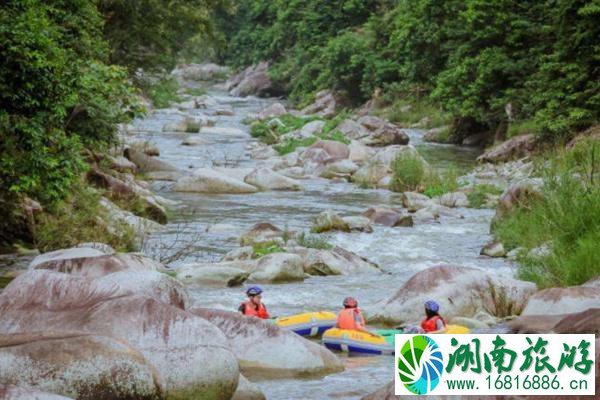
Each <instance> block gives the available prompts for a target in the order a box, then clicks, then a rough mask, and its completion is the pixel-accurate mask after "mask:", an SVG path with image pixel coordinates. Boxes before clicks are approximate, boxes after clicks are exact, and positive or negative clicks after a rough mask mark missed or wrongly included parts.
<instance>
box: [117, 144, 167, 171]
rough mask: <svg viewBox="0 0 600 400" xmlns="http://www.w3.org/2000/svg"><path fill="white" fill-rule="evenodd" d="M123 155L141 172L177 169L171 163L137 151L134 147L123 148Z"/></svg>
mask: <svg viewBox="0 0 600 400" xmlns="http://www.w3.org/2000/svg"><path fill="white" fill-rule="evenodd" d="M124 154H125V157H127V159H128V160H129V161H131V162H132V163H134V164H135V165H137V167H138V169H139V171H140V172H142V173H146V172H157V171H173V172H175V171H177V168H175V167H174V166H172V165H171V164H167V163H166V162H164V161H161V160H159V159H158V158H156V157H151V156H148V155H146V154H145V153H143V152H141V151H138V150H136V149H134V148H131V147H130V148H127V149H125V152H124Z"/></svg>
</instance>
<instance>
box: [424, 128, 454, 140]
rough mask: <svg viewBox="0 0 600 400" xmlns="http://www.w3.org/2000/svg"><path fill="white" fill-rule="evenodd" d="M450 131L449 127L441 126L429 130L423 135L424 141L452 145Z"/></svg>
mask: <svg viewBox="0 0 600 400" xmlns="http://www.w3.org/2000/svg"><path fill="white" fill-rule="evenodd" d="M449 131H450V127H449V126H440V127H437V128H432V129H429V130H427V132H425V133H424V134H423V140H424V141H426V142H432V143H451V137H450V134H449Z"/></svg>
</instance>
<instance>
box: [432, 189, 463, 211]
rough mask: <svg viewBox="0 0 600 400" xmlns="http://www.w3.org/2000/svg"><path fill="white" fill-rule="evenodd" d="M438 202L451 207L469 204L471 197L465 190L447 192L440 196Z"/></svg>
mask: <svg viewBox="0 0 600 400" xmlns="http://www.w3.org/2000/svg"><path fill="white" fill-rule="evenodd" d="M438 202H439V203H440V204H441V205H443V206H444V207H449V208H455V207H468V206H469V198H468V197H467V195H466V194H465V193H463V192H452V193H445V194H443V195H441V196H440V198H439V199H438Z"/></svg>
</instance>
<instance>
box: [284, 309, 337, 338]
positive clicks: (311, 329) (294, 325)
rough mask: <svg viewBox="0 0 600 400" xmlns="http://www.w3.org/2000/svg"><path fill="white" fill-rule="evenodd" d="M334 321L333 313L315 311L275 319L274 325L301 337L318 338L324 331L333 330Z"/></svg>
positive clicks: (335, 318) (335, 319) (335, 317)
mask: <svg viewBox="0 0 600 400" xmlns="http://www.w3.org/2000/svg"><path fill="white" fill-rule="evenodd" d="M336 321H337V316H336V315H335V314H334V313H332V312H329V311H316V312H307V313H303V314H296V315H291V316H289V317H280V318H277V319H276V320H275V325H277V326H279V327H281V328H283V329H288V330H290V331H294V332H296V333H297V334H298V335H301V336H319V335H321V334H322V333H323V332H325V331H326V330H328V329H330V328H333V327H334V326H335V324H336Z"/></svg>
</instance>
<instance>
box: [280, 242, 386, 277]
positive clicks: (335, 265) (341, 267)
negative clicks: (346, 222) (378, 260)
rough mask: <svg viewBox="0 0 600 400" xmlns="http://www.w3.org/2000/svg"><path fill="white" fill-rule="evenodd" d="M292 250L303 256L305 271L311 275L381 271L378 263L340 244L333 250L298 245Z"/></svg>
mask: <svg viewBox="0 0 600 400" xmlns="http://www.w3.org/2000/svg"><path fill="white" fill-rule="evenodd" d="M290 251H292V252H294V253H295V254H298V255H299V256H300V257H301V258H302V263H303V268H304V272H306V273H307V274H310V275H355V274H369V273H370V274H373V273H380V272H381V270H380V269H379V267H378V266H377V264H375V263H373V262H371V261H369V260H367V259H366V258H363V257H361V256H359V255H358V254H356V253H353V252H351V251H348V250H345V249H343V248H341V247H339V246H336V247H334V248H333V249H331V250H319V249H311V248H306V247H296V248H294V249H291V250H290Z"/></svg>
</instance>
